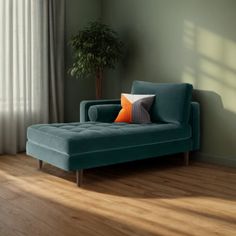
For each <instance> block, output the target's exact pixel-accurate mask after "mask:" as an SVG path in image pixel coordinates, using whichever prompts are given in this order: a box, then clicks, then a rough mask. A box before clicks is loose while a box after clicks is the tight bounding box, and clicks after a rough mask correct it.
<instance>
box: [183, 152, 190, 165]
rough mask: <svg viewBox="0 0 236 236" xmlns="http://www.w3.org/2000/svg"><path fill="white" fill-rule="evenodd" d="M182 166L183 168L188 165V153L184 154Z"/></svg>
mask: <svg viewBox="0 0 236 236" xmlns="http://www.w3.org/2000/svg"><path fill="white" fill-rule="evenodd" d="M184 164H185V166H188V165H189V152H185V153H184Z"/></svg>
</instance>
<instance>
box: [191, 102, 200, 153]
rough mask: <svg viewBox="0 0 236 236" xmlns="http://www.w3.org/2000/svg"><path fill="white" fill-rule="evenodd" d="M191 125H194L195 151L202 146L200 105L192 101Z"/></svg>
mask: <svg viewBox="0 0 236 236" xmlns="http://www.w3.org/2000/svg"><path fill="white" fill-rule="evenodd" d="M190 125H191V127H192V139H193V151H196V150H198V149H199V148H200V105H199V103H197V102H191V113H190Z"/></svg>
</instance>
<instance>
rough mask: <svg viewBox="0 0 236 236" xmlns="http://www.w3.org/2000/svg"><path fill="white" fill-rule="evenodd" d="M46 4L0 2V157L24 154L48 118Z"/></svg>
mask: <svg viewBox="0 0 236 236" xmlns="http://www.w3.org/2000/svg"><path fill="white" fill-rule="evenodd" d="M48 1H50V0H0V154H1V153H13V154H14V153H17V152H19V151H24V150H25V142H26V129H27V127H28V126H29V125H31V124H33V123H45V122H48V121H49V116H50V114H49V113H50V107H49V106H50V105H49V104H50V102H51V101H50V86H52V84H51V82H50V71H51V70H52V68H50V60H51V58H50V57H51V55H50V53H49V52H50V50H49V46H50V40H49V34H50V31H49V27H48V25H49V18H50V17H49V4H48Z"/></svg>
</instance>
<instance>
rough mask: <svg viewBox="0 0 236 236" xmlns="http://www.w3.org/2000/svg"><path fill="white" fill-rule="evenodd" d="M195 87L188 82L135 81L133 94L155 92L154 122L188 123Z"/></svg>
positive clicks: (152, 112)
mask: <svg viewBox="0 0 236 236" xmlns="http://www.w3.org/2000/svg"><path fill="white" fill-rule="evenodd" d="M192 90H193V87H192V85H191V84H186V83H181V84H177V83H166V84H165V83H163V84H159V83H150V82H144V81H134V82H133V86H132V93H133V94H155V95H156V96H155V100H154V102H153V105H152V108H151V118H152V121H153V122H158V121H162V122H167V123H168V122H170V123H185V124H186V123H187V122H188V121H189V115H190V102H191V99H192Z"/></svg>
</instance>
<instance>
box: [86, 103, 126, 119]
mask: <svg viewBox="0 0 236 236" xmlns="http://www.w3.org/2000/svg"><path fill="white" fill-rule="evenodd" d="M120 109H121V105H120V104H101V105H93V106H90V107H89V109H88V116H89V120H90V121H94V122H107V123H110V122H113V121H114V120H115V119H116V117H117V115H118V114H119V111H120Z"/></svg>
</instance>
